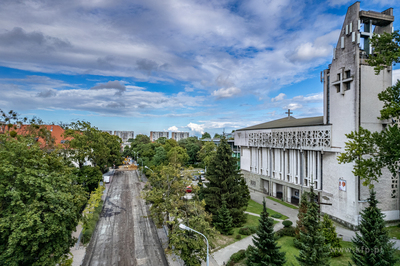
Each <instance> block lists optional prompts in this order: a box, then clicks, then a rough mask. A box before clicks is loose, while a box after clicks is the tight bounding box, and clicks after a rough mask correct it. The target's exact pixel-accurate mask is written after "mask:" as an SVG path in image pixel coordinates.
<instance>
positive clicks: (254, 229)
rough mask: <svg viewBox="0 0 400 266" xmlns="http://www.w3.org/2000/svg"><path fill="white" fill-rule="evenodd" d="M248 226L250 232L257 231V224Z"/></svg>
mask: <svg viewBox="0 0 400 266" xmlns="http://www.w3.org/2000/svg"><path fill="white" fill-rule="evenodd" d="M248 228H249V230H250V232H251V233H252V234H254V233H256V232H257V226H249V227H248Z"/></svg>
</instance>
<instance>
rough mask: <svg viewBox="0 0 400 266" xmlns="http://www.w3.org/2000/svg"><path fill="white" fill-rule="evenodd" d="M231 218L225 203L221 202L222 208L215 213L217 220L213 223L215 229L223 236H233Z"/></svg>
mask: <svg viewBox="0 0 400 266" xmlns="http://www.w3.org/2000/svg"><path fill="white" fill-rule="evenodd" d="M232 221H233V219H232V216H231V213H230V212H229V210H228V209H227V208H226V201H225V200H224V199H223V200H222V206H221V208H220V209H219V210H218V212H217V218H216V221H215V222H214V226H215V228H217V230H218V231H220V232H221V234H223V235H232V234H233V224H232Z"/></svg>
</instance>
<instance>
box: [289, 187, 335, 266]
mask: <svg viewBox="0 0 400 266" xmlns="http://www.w3.org/2000/svg"><path fill="white" fill-rule="evenodd" d="M315 197H316V194H315V193H314V188H313V187H312V186H311V191H310V194H309V199H310V201H309V202H308V204H307V205H308V206H307V212H306V213H305V215H304V218H303V226H304V231H302V230H300V239H299V241H298V246H299V249H300V253H299V256H298V257H296V259H297V261H298V262H299V264H300V265H310V266H322V265H329V248H330V246H329V245H325V238H324V235H323V233H322V225H321V221H320V217H319V213H318V208H319V207H318V204H317V203H315Z"/></svg>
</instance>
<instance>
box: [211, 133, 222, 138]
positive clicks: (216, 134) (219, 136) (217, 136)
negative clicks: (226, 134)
mask: <svg viewBox="0 0 400 266" xmlns="http://www.w3.org/2000/svg"><path fill="white" fill-rule="evenodd" d="M220 138H221V135H220V134H218V133H215V134H214V138H213V139H220Z"/></svg>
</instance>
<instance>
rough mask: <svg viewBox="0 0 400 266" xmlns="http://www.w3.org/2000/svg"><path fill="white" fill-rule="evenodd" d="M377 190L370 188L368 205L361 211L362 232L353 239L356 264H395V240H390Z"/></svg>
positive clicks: (353, 257)
mask: <svg viewBox="0 0 400 266" xmlns="http://www.w3.org/2000/svg"><path fill="white" fill-rule="evenodd" d="M375 194H376V192H375V191H373V190H370V196H369V198H368V205H369V206H368V207H367V208H365V209H364V211H362V212H361V223H360V227H359V229H360V233H358V232H356V236H355V237H354V238H353V239H352V242H353V245H354V248H353V249H352V250H351V255H352V256H351V259H352V260H353V262H354V263H355V265H362V266H364V265H371V266H372V265H374V266H375V265H377V266H379V265H387V266H390V265H395V263H396V261H397V259H395V257H394V252H395V250H396V249H395V248H394V247H393V246H394V242H390V238H389V234H388V231H387V229H386V223H385V221H384V220H383V217H384V216H385V215H384V214H383V213H382V212H381V210H380V209H379V208H378V201H377V200H376V198H375Z"/></svg>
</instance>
